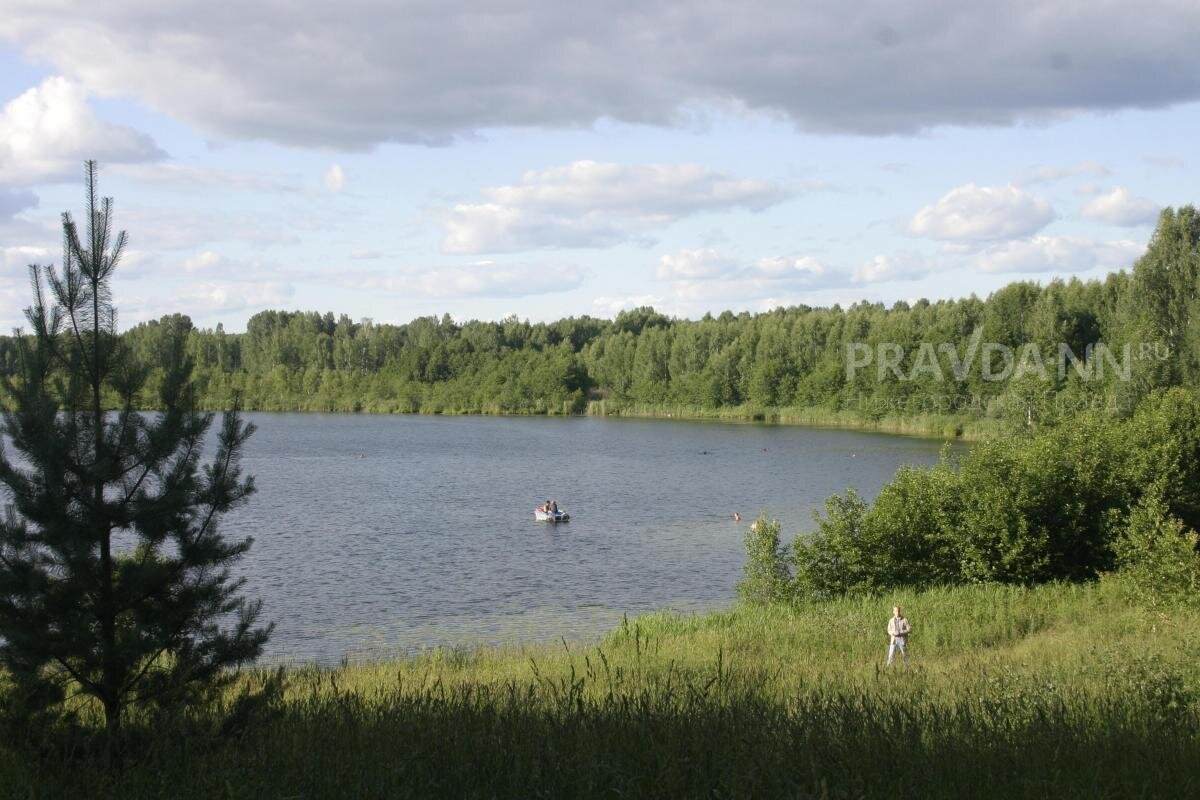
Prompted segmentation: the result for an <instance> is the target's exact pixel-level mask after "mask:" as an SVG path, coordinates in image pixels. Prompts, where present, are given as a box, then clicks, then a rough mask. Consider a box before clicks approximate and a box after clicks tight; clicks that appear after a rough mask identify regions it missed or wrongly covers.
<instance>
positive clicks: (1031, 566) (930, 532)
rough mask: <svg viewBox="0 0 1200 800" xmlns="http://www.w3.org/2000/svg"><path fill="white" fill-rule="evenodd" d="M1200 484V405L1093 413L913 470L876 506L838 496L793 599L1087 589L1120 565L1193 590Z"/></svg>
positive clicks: (1150, 400) (810, 541) (801, 555)
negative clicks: (963, 588) (992, 586)
mask: <svg viewBox="0 0 1200 800" xmlns="http://www.w3.org/2000/svg"><path fill="white" fill-rule="evenodd" d="M1147 487H1157V488H1154V489H1148V488H1147ZM1198 487H1200V397H1198V396H1197V395H1196V394H1195V393H1193V392H1191V391H1187V390H1183V389H1172V390H1168V391H1164V392H1159V393H1156V394H1153V395H1151V396H1149V397H1147V398H1146V399H1145V400H1144V401H1143V403H1142V404H1141V405H1140V406H1139V407H1138V408H1137V409H1136V410H1135V412H1134V414H1133V415H1132V417H1131V418H1130V419H1127V420H1117V419H1113V418H1110V417H1107V416H1105V415H1102V414H1095V413H1087V414H1081V415H1078V416H1076V417H1073V418H1070V419H1064V420H1062V421H1061V422H1060V423H1059V424H1057V425H1054V426H1051V427H1046V428H1043V429H1042V430H1041V431H1038V432H1037V433H1035V434H1033V435H1030V436H1027V437H1007V438H998V439H991V440H988V441H985V442H982V443H980V444H978V445H976V446H975V447H974V448H973V449H972V450H971V452H970V453H969V454H968V455H967V456H966V457H964V458H963V460H962V463H961V465H960V466H956V465H955V464H953V463H951V461H950V459H949V457H948V456H947V455H946V454H943V457H942V460H941V462H940V463H939V464H937V465H935V466H933V467H928V468H927V467H902V468H901V469H900V470H899V471H898V472H897V473H896V476H895V478H893V479H892V480H891V481H890V482H889V483H887V484H886V485H884V487H883V488H882V489H881V490H880V493H879V497H878V498H877V499H876V500H875V503H874V504H873V505H871V506H868V505H867V504H866V503H864V502H863V500H862V499H861V498H860V497H858V495H856V494H854V492H853V491H850V492H848V493H847V494H846V495H845V496H837V495H835V496H833V497H830V498H829V499H828V500H827V501H826V503H825V511H824V515H821V514H817V515H816V522H817V530H816V532H815V533H813V534H812V535H811V536H810V537H809V538H807V539H805V540H798V541H797V542H796V543H795V544H794V546H793V550H794V560H793V568H794V571H795V576H796V577H795V580H794V585H793V587H792V588H793V593H794V594H796V595H798V596H799V597H802V598H807V599H824V598H829V597H834V596H837V595H840V594H845V593H847V592H856V591H875V590H883V589H890V588H892V587H896V586H909V587H915V588H920V587H927V586H931V585H939V584H956V583H972V582H981V583H993V582H994V583H1007V584H1018V585H1031V584H1036V583H1045V582H1047V581H1055V580H1068V581H1086V580H1093V579H1095V578H1096V577H1097V576H1098V575H1100V574H1103V573H1105V572H1109V571H1111V570H1112V569H1113V568H1114V566H1117V565H1118V561H1119V563H1120V565H1121V566H1122V568H1123V569H1126V570H1131V571H1133V572H1135V573H1137V575H1138V576H1139V577H1138V578H1137V579H1138V580H1139V581H1142V582H1143V583H1144V585H1147V586H1150V585H1153V584H1154V583H1155V580H1156V579H1155V578H1154V577H1153V576H1155V575H1162V576H1163V578H1164V580H1166V581H1167V585H1168V586H1169V587H1175V588H1170V589H1169V590H1168V593H1169V594H1172V596H1182V594H1183V593H1184V592H1186V591H1189V590H1188V589H1186V588H1185V587H1188V586H1194V587H1195V588H1200V584H1192V583H1190V582H1191V581H1193V580H1194V579H1195V578H1194V576H1193V573H1192V571H1191V570H1192V569H1193V566H1192V560H1191V559H1193V558H1194V556H1195V553H1194V540H1193V539H1191V538H1189V537H1191V536H1194V534H1191V533H1190V532H1188V531H1190V530H1194V529H1195V528H1196V527H1197V524H1200V488H1198ZM1151 495H1153V496H1151ZM1118 540H1120V541H1119V542H1118ZM1189 548H1190V549H1189ZM1118 550H1119V551H1120V552H1119V553H1118ZM1193 590H1194V589H1193Z"/></svg>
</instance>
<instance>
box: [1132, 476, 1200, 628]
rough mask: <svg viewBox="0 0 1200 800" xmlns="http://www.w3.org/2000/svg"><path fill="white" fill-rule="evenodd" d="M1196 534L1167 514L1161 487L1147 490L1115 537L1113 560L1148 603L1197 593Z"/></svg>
mask: <svg viewBox="0 0 1200 800" xmlns="http://www.w3.org/2000/svg"><path fill="white" fill-rule="evenodd" d="M1198 542H1200V536H1198V535H1197V534H1196V532H1195V531H1192V530H1188V528H1187V527H1185V526H1184V524H1183V523H1182V522H1180V521H1179V520H1178V519H1177V518H1175V517H1173V516H1171V514H1170V511H1169V509H1168V507H1167V502H1166V500H1165V499H1164V498H1163V495H1162V492H1161V491H1157V490H1156V491H1152V492H1148V493H1147V494H1146V495H1145V496H1144V497H1143V498H1142V500H1141V501H1140V502H1139V503H1138V505H1137V507H1135V508H1134V509H1133V512H1132V513H1131V514H1130V515H1129V524H1128V525H1127V526H1126V528H1125V530H1124V531H1123V533H1122V534H1121V536H1120V537H1118V539H1117V541H1116V552H1117V563H1118V564H1119V565H1120V567H1121V572H1122V573H1123V574H1124V575H1125V577H1127V578H1128V579H1129V583H1130V585H1131V586H1132V587H1133V588H1134V591H1135V592H1136V594H1137V595H1138V597H1139V599H1140V600H1142V601H1143V602H1146V603H1148V604H1150V605H1157V604H1164V603H1176V602H1180V601H1193V602H1194V601H1195V600H1196V598H1197V597H1198V596H1200V554H1198V553H1197V543H1198Z"/></svg>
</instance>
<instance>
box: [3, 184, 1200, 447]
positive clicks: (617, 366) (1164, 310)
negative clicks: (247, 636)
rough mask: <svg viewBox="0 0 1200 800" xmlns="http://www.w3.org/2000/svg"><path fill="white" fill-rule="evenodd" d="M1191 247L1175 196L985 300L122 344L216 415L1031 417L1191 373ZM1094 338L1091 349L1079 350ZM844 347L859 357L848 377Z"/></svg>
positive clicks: (298, 323)
mask: <svg viewBox="0 0 1200 800" xmlns="http://www.w3.org/2000/svg"><path fill="white" fill-rule="evenodd" d="M1198 243H1200V214H1198V213H1197V211H1196V209H1195V208H1193V207H1191V206H1187V207H1184V208H1181V209H1179V210H1177V211H1176V210H1171V209H1167V210H1166V211H1164V212H1163V215H1162V218H1161V220H1160V222H1159V226H1158V230H1157V231H1156V233H1155V235H1154V238H1153V240H1152V242H1151V245H1150V248H1149V250H1148V252H1147V253H1146V255H1145V256H1143V257H1142V258H1141V259H1140V260H1139V261H1138V263H1137V264H1136V265H1134V266H1133V268H1132V270H1131V271H1121V272H1117V273H1113V274H1111V275H1109V276H1108V277H1107V278H1106V279H1104V280H1103V281H1086V282H1085V281H1079V280H1075V279H1072V280H1070V281H1061V280H1054V281H1051V282H1049V283H1048V284H1046V285H1045V286H1039V285H1037V284H1036V283H1032V282H1017V283H1012V284H1010V285H1008V286H1006V287H1004V288H1002V289H1000V290H998V291H996V292H994V293H993V294H991V295H990V296H989V297H987V298H986V299H979V298H977V297H974V296H972V297H969V298H966V299H960V300H945V301H937V302H929V301H925V300H920V301H917V302H915V303H912V304H909V303H906V302H898V303H896V304H894V305H892V306H891V307H885V306H884V305H882V304H879V303H865V302H863V303H858V304H856V305H853V306H851V307H849V308H841V307H839V306H834V307H832V308H809V307H806V306H798V307H790V308H781V309H777V310H775V311H771V312H767V313H761V314H754V315H752V314H749V313H741V314H733V313H731V312H725V313H722V314H720V315H718V316H711V315H708V316H705V317H704V318H703V319H700V320H681V319H670V318H668V317H666V316H663V315H662V314H659V313H657V312H655V311H654V310H653V309H650V308H641V309H637V310H634V311H628V312H623V313H621V314H620V315H618V316H617V317H616V319H614V320H603V319H596V318H592V317H586V316H585V317H577V318H568V319H562V320H559V321H557V322H551V323H538V324H530V323H529V322H522V321H519V320H517V319H516V318H508V319H505V320H503V321H500V322H483V321H471V322H466V323H458V322H455V321H454V320H452V319H451V318H450V316H449V315H446V316H443V317H442V318H441V319H438V318H436V317H422V318H419V319H415V320H413V321H412V322H409V323H407V324H404V325H389V324H375V323H372V322H371V321H369V320H363V321H359V322H355V321H353V320H351V319H350V318H349V317H347V316H346V315H342V316H340V317H335V316H334V315H333V314H332V313H326V314H319V313H315V312H287V311H264V312H262V313H259V314H257V315H255V316H254V317H253V318H251V319H250V321H249V323H248V325H247V330H246V332H245V333H243V334H232V333H226V332H225V331H224V330H223V329H222V328H221V326H218V327H217V328H216V330H201V329H197V328H195V327H194V326H193V325H192V323H191V320H190V319H189V318H188V317H186V316H183V315H172V316H168V317H164V318H162V319H161V320H158V321H155V322H149V323H145V324H141V325H138V326H137V327H135V328H133V329H131V330H129V331H128V332H126V333H125V334H124V338H125V340H126V341H127V342H128V344H129V345H130V346H131V348H132V349H133V351H134V352H135V354H137V355H138V356H139V357H140V358H141V359H143V361H144V363H147V364H150V365H153V364H156V363H160V362H161V361H162V359H163V358H165V357H166V354H169V353H170V352H172V351H173V348H172V345H171V344H170V342H171V341H172V340H173V339H174V338H176V337H186V340H187V351H188V353H189V354H190V356H191V357H192V359H193V360H194V362H195V373H194V375H195V379H196V384H197V390H198V397H199V400H200V403H201V405H202V406H203V407H206V408H212V409H217V408H224V407H227V406H228V405H229V404H230V402H231V401H232V400H233V398H234V396H235V395H240V396H241V398H242V403H243V407H245V408H247V409H250V410H269V411H283V410H305V411H371V412H385V413H387V412H391V413H397V412H398V413H410V412H422V413H495V414H578V413H584V412H588V411H591V412H593V413H631V412H633V413H666V412H668V411H674V412H676V413H680V414H684V415H689V414H690V415H694V416H706V415H711V416H731V417H745V418H756V417H757V418H763V417H766V418H773V417H778V418H785V419H786V418H787V417H788V416H789V414H788V410H792V411H793V412H794V413H793V414H791V416H793V417H795V418H797V419H799V420H803V419H808V420H811V421H819V420H820V419H822V418H829V419H849V420H856V421H863V422H871V421H878V420H881V419H884V418H893V419H905V418H916V417H920V416H922V415H933V416H935V417H937V418H944V419H959V420H996V421H998V422H1000V423H1004V422H1006V421H1012V422H1015V423H1019V424H1021V425H1024V426H1028V425H1029V424H1030V423H1036V422H1041V421H1043V420H1048V419H1052V418H1055V417H1059V416H1063V415H1069V414H1071V413H1074V412H1075V411H1078V410H1079V409H1081V408H1085V407H1097V406H1098V405H1105V406H1109V407H1112V406H1119V407H1120V408H1122V409H1124V410H1126V411H1128V410H1130V409H1132V407H1133V406H1134V405H1135V404H1136V402H1137V400H1138V399H1139V398H1141V397H1143V396H1144V395H1145V394H1146V393H1147V392H1149V391H1150V390H1151V389H1153V388H1155V387H1160V386H1171V385H1181V384H1188V383H1193V382H1195V379H1196V378H1197V377H1198V376H1200V334H1198V333H1197V330H1196V328H1197V326H1195V325H1193V324H1192V319H1193V318H1194V316H1195V315H1196V314H1197V294H1198V290H1197V286H1198V282H1200V278H1198V276H1200V249H1198ZM1096 343H1103V345H1104V347H1103V348H1101V349H1098V350H1092V349H1091V346H1092V345H1094V344H1096ZM923 344H924V345H925V347H924V348H923V347H922V345H923ZM996 346H998V347H996ZM1126 346H1128V350H1126ZM1064 347H1065V348H1067V351H1069V353H1070V354H1071V359H1069V360H1068V359H1064V357H1063V353H1064V350H1063V348H1064ZM1000 348H1009V349H1010V352H1009V353H1008V354H1007V355H1006V354H1005V353H1004V352H1002V350H1001V349H1000ZM850 358H854V359H858V360H859V361H858V362H857V363H862V360H863V359H864V358H869V359H870V361H869V363H866V365H865V366H862V367H861V368H858V369H856V370H855V371H854V372H853V374H850V373H849V372H848V369H847V363H848V359H850ZM1005 358H1009V359H1010V361H1009V362H1008V368H1007V371H1006V368H1005ZM881 361H882V362H884V364H883V366H882V368H881V365H880V362H881ZM1014 362H1015V363H1014ZM15 363H16V353H15V345H14V341H13V340H12V339H5V340H3V341H0V370H2V371H4V372H6V373H8V374H12V373H13V372H14V370H15ZM1060 363H1061V364H1062V365H1063V366H1064V367H1065V369H1060V368H1059V365H1060ZM956 369H958V370H959V375H956V374H955V371H956ZM996 376H999V377H1000V378H1002V379H999V380H990V379H989V377H996ZM960 378H961V379H960ZM154 383H155V382H154V380H151V381H150V382H149V384H148V385H147V388H146V390H145V392H144V395H145V397H144V405H145V407H152V406H153V405H154V402H155V401H154V398H155V397H157V387H156V386H155V385H154Z"/></svg>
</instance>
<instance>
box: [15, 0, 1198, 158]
mask: <svg viewBox="0 0 1200 800" xmlns="http://www.w3.org/2000/svg"><path fill="white" fill-rule="evenodd" d="M995 8H996V7H995V5H994V4H992V3H986V2H982V0H970V1H967V2H956V3H946V2H940V1H939V0H925V1H924V2H914V3H904V4H897V3H895V2H887V1H886V0H862V2H860V3H858V4H856V6H855V8H854V13H848V12H847V11H846V6H845V4H844V3H842V2H840V0H814V2H811V3H805V4H802V5H797V4H796V3H794V2H788V1H787V0H746V2H743V3H738V4H728V3H704V4H699V5H697V4H695V3H690V2H685V0H662V2H655V3H625V4H618V5H615V6H614V5H613V4H606V3H594V4H583V5H581V4H577V3H544V2H536V1H535V0H510V2H504V3H487V4H479V3H473V2H468V0H436V2H435V1H434V0H416V2H412V3H408V4H405V5H404V6H403V10H402V11H401V10H397V9H388V10H387V11H383V10H381V6H379V4H378V3H377V2H373V0H345V2H340V3H334V4H329V3H304V4H299V3H245V2H234V0H208V1H207V2H205V3H204V4H200V3H197V2H178V3H166V4H164V3H162V2H161V0H121V1H120V2H98V3H93V4H90V5H88V7H87V13H81V12H80V10H79V7H78V4H76V3H70V2H46V0H6V2H5V9H4V13H3V15H0V36H2V37H4V38H7V39H8V40H9V41H11V42H13V43H14V44H15V45H16V46H17V47H19V48H21V49H22V50H23V51H24V53H25V54H26V55H27V57H29V58H31V59H33V60H36V61H38V62H41V63H50V64H53V65H56V66H57V67H58V68H59V69H60V70H62V71H63V72H64V73H65V74H68V75H71V76H73V77H77V78H79V79H80V80H83V81H84V82H85V83H86V84H87V85H88V86H89V88H92V89H94V90H97V91H101V92H104V93H106V94H112V95H122V96H133V97H137V98H140V99H141V100H143V101H144V102H146V103H147V104H148V105H150V106H152V107H154V108H156V109H158V110H160V111H163V112H165V113H167V114H170V115H171V116H173V117H175V118H177V119H181V120H184V121H187V122H189V123H191V124H193V125H195V126H197V127H198V128H200V129H201V130H202V131H203V132H204V133H205V134H207V135H210V136H215V137H217V138H240V139H270V140H274V141H277V142H285V143H292V144H303V145H318V146H334V147H346V148H366V147H369V146H371V145H373V144H376V143H379V142H383V141H407V142H445V141H447V140H448V139H450V138H453V137H455V136H460V135H464V134H470V133H472V132H474V131H478V130H480V129H485V128H490V127H498V126H519V127H528V126H541V127H578V126H581V125H590V124H592V123H593V122H595V121H596V120H598V119H604V118H610V119H616V120H621V121H627V122H633V123H651V124H675V123H678V122H679V121H680V120H681V119H682V120H686V119H688V117H689V114H688V112H689V111H691V110H694V109H696V108H703V107H705V106H709V107H711V106H723V107H726V108H734V109H750V110H757V111H762V112H765V113H768V114H783V115H786V116H787V117H790V118H791V119H792V120H793V121H794V122H795V123H796V124H797V125H798V126H799V127H801V128H804V129H808V130H816V131H842V132H844V131H851V132H856V133H868V134H885V133H896V132H912V131H917V130H921V129H928V128H930V127H933V126H938V125H1006V124H1011V123H1012V122H1014V121H1017V120H1035V121H1038V120H1046V119H1054V118H1058V117H1061V116H1063V115H1065V114H1069V113H1075V112H1079V111H1086V110H1093V111H1096V110H1113V109H1120V108H1131V107H1135V108H1161V107H1164V106H1167V105H1171V104H1176V103H1183V102H1189V101H1193V100H1196V99H1198V98H1200V79H1198V78H1200V48H1196V47H1195V39H1196V31H1197V29H1198V27H1200V6H1198V5H1197V4H1195V3H1189V2H1181V1H1180V0H1144V2H1142V3H1139V4H1137V5H1133V4H1130V3H1128V2H1122V1H1121V0H1100V2H1096V3H1052V4H1047V3H1045V2H1044V0H1011V2H1009V3H1008V4H1006V6H1005V10H1004V13H1002V14H997V13H996V10H995Z"/></svg>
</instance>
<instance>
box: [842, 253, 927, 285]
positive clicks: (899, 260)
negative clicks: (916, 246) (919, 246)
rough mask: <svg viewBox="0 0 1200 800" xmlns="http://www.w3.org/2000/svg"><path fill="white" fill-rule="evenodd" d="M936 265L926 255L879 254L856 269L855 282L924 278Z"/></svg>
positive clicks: (882, 281)
mask: <svg viewBox="0 0 1200 800" xmlns="http://www.w3.org/2000/svg"><path fill="white" fill-rule="evenodd" d="M934 269H935V266H934V265H933V264H932V263H930V261H929V260H928V259H926V258H925V257H924V256H920V255H915V254H911V253H897V254H893V255H878V256H875V257H874V258H872V259H871V260H870V261H867V262H866V263H864V264H862V265H861V266H859V268H858V269H856V270H855V271H854V281H855V283H884V282H886V281H906V280H917V279H919V278H924V277H925V276H926V275H928V274H929V273H931V272H933V271H934Z"/></svg>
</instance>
